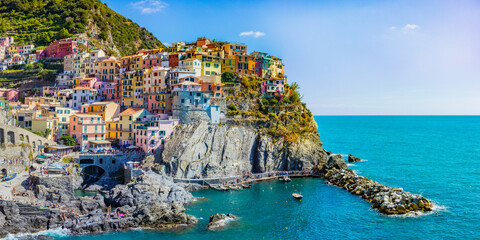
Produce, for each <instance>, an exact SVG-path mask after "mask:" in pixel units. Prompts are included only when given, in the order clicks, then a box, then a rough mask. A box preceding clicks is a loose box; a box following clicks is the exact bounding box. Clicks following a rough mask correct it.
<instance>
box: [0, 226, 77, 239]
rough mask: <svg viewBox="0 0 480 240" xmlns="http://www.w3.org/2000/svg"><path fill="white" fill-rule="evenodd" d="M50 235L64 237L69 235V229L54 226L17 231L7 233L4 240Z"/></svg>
mask: <svg viewBox="0 0 480 240" xmlns="http://www.w3.org/2000/svg"><path fill="white" fill-rule="evenodd" d="M42 235H45V236H50V237H54V238H60V237H66V236H69V235H70V231H69V230H68V229H62V228H55V229H50V230H44V231H40V232H36V233H17V234H8V235H7V236H6V237H5V238H3V239H4V240H16V239H22V238H27V237H35V236H42Z"/></svg>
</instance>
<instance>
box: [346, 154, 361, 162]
mask: <svg viewBox="0 0 480 240" xmlns="http://www.w3.org/2000/svg"><path fill="white" fill-rule="evenodd" d="M348 162H350V163H352V162H360V158H358V157H355V156H353V155H352V154H348Z"/></svg>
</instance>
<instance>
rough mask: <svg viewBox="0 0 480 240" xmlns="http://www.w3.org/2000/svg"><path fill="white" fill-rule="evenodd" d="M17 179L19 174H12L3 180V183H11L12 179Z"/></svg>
mask: <svg viewBox="0 0 480 240" xmlns="http://www.w3.org/2000/svg"><path fill="white" fill-rule="evenodd" d="M16 177H17V173H13V174H10V175H8V176H6V177H4V178H2V182H6V181H10V180H12V179H14V178H16Z"/></svg>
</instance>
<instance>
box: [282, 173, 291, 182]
mask: <svg viewBox="0 0 480 240" xmlns="http://www.w3.org/2000/svg"><path fill="white" fill-rule="evenodd" d="M280 181H282V182H291V181H292V179H290V178H289V177H288V176H286V175H285V176H283V178H280Z"/></svg>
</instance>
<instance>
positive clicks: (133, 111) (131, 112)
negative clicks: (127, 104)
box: [119, 107, 144, 116]
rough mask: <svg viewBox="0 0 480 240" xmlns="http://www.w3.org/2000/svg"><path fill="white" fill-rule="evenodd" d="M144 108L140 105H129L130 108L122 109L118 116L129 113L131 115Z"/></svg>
mask: <svg viewBox="0 0 480 240" xmlns="http://www.w3.org/2000/svg"><path fill="white" fill-rule="evenodd" d="M142 110H144V108H142V107H131V108H128V109H127V110H125V111H123V112H121V113H120V115H119V116H130V115H133V114H135V113H137V112H139V111H142Z"/></svg>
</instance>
